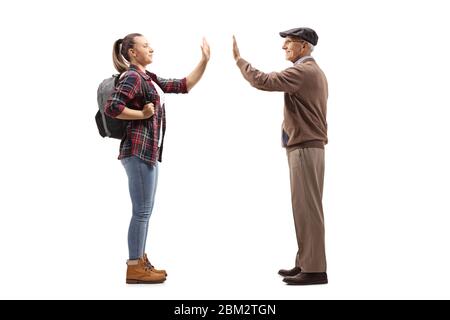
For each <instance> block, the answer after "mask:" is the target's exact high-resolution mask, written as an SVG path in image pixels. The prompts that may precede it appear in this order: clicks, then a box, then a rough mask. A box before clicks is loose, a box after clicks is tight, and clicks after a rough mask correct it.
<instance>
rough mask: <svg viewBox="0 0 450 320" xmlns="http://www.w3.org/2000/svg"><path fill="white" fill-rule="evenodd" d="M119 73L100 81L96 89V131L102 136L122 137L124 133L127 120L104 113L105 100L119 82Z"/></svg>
mask: <svg viewBox="0 0 450 320" xmlns="http://www.w3.org/2000/svg"><path fill="white" fill-rule="evenodd" d="M119 76H120V75H119V74H115V75H113V76H111V77H110V78H108V79H105V80H103V81H102V83H100V85H99V86H98V90H97V103H98V111H97V114H96V115H95V122H96V123H97V128H98V132H99V133H100V135H101V136H102V137H110V138H115V139H122V138H123V137H124V135H125V131H126V126H127V123H128V121H126V120H120V119H116V118H111V117H109V116H107V115H106V114H105V108H104V107H105V104H106V101H108V99H109V98H110V97H111V94H112V93H113V91H114V89H115V87H116V85H117V83H118V82H119Z"/></svg>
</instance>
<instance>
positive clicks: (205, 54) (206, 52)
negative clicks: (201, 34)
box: [201, 38, 210, 62]
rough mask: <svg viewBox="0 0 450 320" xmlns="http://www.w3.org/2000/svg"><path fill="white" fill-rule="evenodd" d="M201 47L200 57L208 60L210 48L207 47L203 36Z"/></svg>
mask: <svg viewBox="0 0 450 320" xmlns="http://www.w3.org/2000/svg"><path fill="white" fill-rule="evenodd" d="M201 48H202V59H203V60H205V61H206V62H208V61H209V57H210V49H209V44H208V42H207V41H206V39H205V38H203V43H202V45H201Z"/></svg>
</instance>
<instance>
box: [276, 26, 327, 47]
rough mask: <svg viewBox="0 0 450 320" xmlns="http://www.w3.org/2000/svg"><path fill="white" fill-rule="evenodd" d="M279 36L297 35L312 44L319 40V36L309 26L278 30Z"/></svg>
mask: <svg viewBox="0 0 450 320" xmlns="http://www.w3.org/2000/svg"><path fill="white" fill-rule="evenodd" d="M280 36H282V37H283V38H286V37H289V36H290V37H297V38H301V39H303V40H305V41H308V42H309V43H311V44H312V45H313V46H315V45H317V41H318V40H319V36H318V35H317V33H316V32H315V31H314V30H313V29H310V28H294V29H290V30H287V31H283V32H280Z"/></svg>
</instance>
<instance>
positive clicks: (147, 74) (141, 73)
mask: <svg viewBox="0 0 450 320" xmlns="http://www.w3.org/2000/svg"><path fill="white" fill-rule="evenodd" d="M129 70H133V71H136V72H137V73H139V74H140V75H141V76H142V77H143V78H144V79H145V80H149V79H150V78H151V76H150V72H148V71H147V70H145V72H143V71H142V70H141V69H139V67H138V66H136V65H134V64H130V68H129Z"/></svg>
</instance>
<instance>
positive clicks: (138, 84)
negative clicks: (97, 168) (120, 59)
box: [105, 65, 187, 165]
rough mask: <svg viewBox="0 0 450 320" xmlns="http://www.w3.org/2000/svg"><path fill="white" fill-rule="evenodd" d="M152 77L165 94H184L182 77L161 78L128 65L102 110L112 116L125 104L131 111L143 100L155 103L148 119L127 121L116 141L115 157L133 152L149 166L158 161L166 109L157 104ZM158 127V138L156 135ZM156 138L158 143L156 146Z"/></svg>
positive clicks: (160, 157)
mask: <svg viewBox="0 0 450 320" xmlns="http://www.w3.org/2000/svg"><path fill="white" fill-rule="evenodd" d="M144 79H145V81H146V82H147V84H148V86H147V88H148V89H149V92H148V93H146V95H144V91H143V88H145V86H144V83H143V82H142V81H143V80H144ZM152 80H153V81H154V82H155V83H156V84H158V86H159V87H160V88H161V89H162V90H163V91H164V92H165V93H187V87H186V78H184V79H163V78H160V77H158V76H156V75H155V74H153V73H151V72H148V71H146V72H145V73H144V72H142V71H141V70H140V69H139V68H138V67H136V66H134V65H131V66H130V68H129V69H128V71H126V72H125V73H124V74H123V76H122V77H121V79H120V80H119V83H118V85H117V87H116V89H115V90H114V92H113V93H112V95H111V97H110V98H109V99H108V101H107V102H106V105H105V113H106V114H107V115H108V116H110V117H113V118H115V117H117V116H118V115H119V114H120V113H122V111H123V109H124V108H125V106H126V107H127V108H130V109H134V110H142V109H143V107H144V105H145V104H146V102H147V103H149V102H152V103H153V104H154V105H155V114H154V115H153V116H152V117H151V118H149V119H145V120H130V121H128V124H127V128H126V134H125V136H124V137H123V138H122V141H121V143H120V154H119V159H123V158H126V157H130V156H132V155H134V156H137V157H139V158H140V159H142V160H144V161H145V162H147V163H149V164H152V165H154V164H155V163H156V161H157V160H158V161H159V162H161V160H162V149H163V141H164V134H165V131H166V112H165V108H164V105H161V103H160V99H159V95H158V92H157V91H156V89H155V87H154V85H153V84H152ZM145 97H148V98H149V100H150V101H146V99H145ZM161 126H162V137H161V136H160V135H161V134H160V128H161ZM160 139H161V146H160V147H159V148H158V142H159V141H160Z"/></svg>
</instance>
